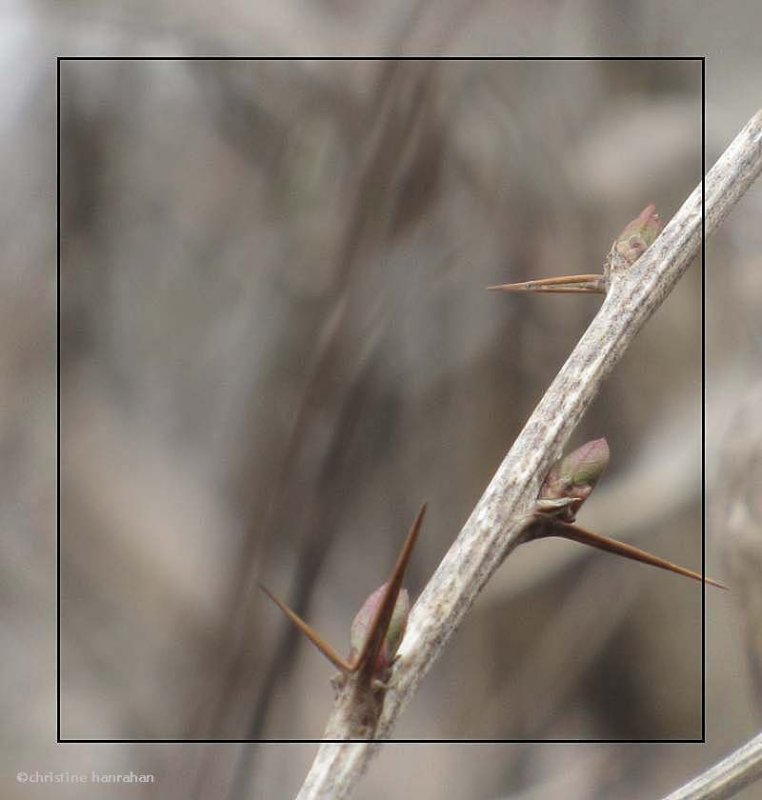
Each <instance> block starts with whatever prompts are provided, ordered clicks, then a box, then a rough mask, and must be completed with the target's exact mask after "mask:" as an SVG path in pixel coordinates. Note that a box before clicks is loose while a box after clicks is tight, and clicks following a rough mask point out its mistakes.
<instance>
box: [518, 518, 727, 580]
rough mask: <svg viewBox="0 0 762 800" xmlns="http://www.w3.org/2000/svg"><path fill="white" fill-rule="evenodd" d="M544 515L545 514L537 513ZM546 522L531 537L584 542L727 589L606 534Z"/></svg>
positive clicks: (575, 526)
mask: <svg viewBox="0 0 762 800" xmlns="http://www.w3.org/2000/svg"><path fill="white" fill-rule="evenodd" d="M538 516H542V517H546V515H545V514H542V515H538ZM547 522H548V524H546V525H542V526H538V530H537V531H536V532H534V535H533V537H532V538H534V539H542V538H545V537H548V536H560V537H561V538H564V539H569V540H570V541H573V542H579V543H580V544H586V545H589V546H590V547H595V548H597V549H598V550H605V551H606V552H607V553H613V554H614V555H617V556H622V557H623V558H629V559H631V560H632V561H640V562H641V564H649V565H650V566H652V567H658V568H659V569H663V570H666V571H667V572H674V573H675V574H676V575H683V576H685V577H686V578H692V579H693V580H694V581H699V582H706V583H708V584H711V585H712V586H716V587H717V588H718V589H727V588H728V587H727V586H725V585H724V584H722V583H720V582H719V581H715V580H713V579H712V578H707V577H702V576H701V575H700V574H699V573H698V572H694V571H693V570H690V569H687V568H686V567H681V566H680V565H679V564H673V563H672V562H671V561H667V560H666V559H664V558H659V556H655V555H653V554H652V553H649V552H647V551H646V550H641V549H640V548H638V547H634V546H633V545H631V544H625V543H624V542H618V541H616V539H609V538H608V536H601V535H600V534H599V533H593V532H592V531H588V530H586V529H585V528H580V527H579V526H578V525H571V524H569V523H568V522H563V521H562V520H559V519H556V518H552V517H547Z"/></svg>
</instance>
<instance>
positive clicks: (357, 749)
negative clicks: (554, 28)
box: [298, 112, 762, 800]
mask: <svg viewBox="0 0 762 800" xmlns="http://www.w3.org/2000/svg"><path fill="white" fill-rule="evenodd" d="M760 170H762V112H758V113H757V114H756V115H755V116H754V117H753V118H752V119H751V121H750V122H749V123H748V124H747V125H746V127H745V128H744V129H743V130H742V131H741V133H739V135H738V136H737V137H736V139H735V140H734V141H733V142H732V143H731V145H730V146H729V147H728V149H727V150H726V151H725V153H724V154H723V155H722V157H721V158H720V159H719V161H718V162H717V163H716V164H715V165H714V167H713V168H712V169H711V170H710V172H709V173H708V174H707V176H706V179H705V187H706V197H705V199H706V207H705V208H706V218H705V230H706V235H711V234H712V233H713V232H714V231H715V230H716V229H717V227H718V226H719V225H720V223H721V222H722V221H723V220H724V219H725V217H726V216H727V215H728V213H729V212H730V210H731V209H732V208H733V206H734V205H735V204H736V203H737V202H738V200H739V199H740V198H741V197H742V196H743V194H744V193H745V192H746V190H747V189H748V188H749V186H750V185H751V183H752V182H753V181H754V179H755V178H756V177H757V175H758V174H759V172H760ZM701 201H702V186H701V185H699V186H698V187H697V188H696V189H695V190H694V191H693V192H692V194H691V195H690V196H689V197H688V199H687V200H686V201H685V203H683V206H682V208H680V210H679V211H678V212H677V214H675V216H674V217H673V218H672V220H671V221H670V222H669V224H668V225H667V226H666V227H665V229H664V231H663V232H662V234H661V235H660V236H659V238H658V239H657V240H656V241H655V242H654V243H653V244H652V245H651V247H650V248H649V249H648V250H647V251H646V252H645V254H644V255H643V256H642V257H641V258H639V259H638V260H637V261H636V262H635V263H634V264H632V265H631V266H629V267H628V268H627V269H617V270H612V274H611V278H610V285H609V287H608V292H607V294H606V298H605V300H604V302H603V305H602V306H601V308H600V310H599V311H598V314H597V315H596V317H595V319H594V320H593V321H592V323H591V324H590V326H589V328H588V329H587V331H586V332H585V333H584V335H583V336H582V338H581V339H580V341H579V342H578V344H577V346H576V347H575V348H574V350H573V352H572V354H571V355H570V357H569V359H568V360H567V362H566V364H564V366H563V367H562V369H561V371H560V372H559V373H558V375H557V376H556V378H555V379H554V381H553V383H552V384H551V386H550V388H549V389H548V391H547V392H546V394H545V396H544V397H543V399H542V400H541V401H540V403H539V405H538V406H537V408H536V409H535V411H534V413H533V414H532V416H531V417H530V419H529V421H528V422H527V424H526V425H525V426H524V429H523V430H522V431H521V433H520V434H519V436H518V438H517V439H516V441H515V443H514V445H513V447H512V448H511V450H510V451H509V452H508V454H507V455H506V456H505V458H504V460H503V462H502V463H501V464H500V466H499V467H498V470H497V472H496V473H495V475H494V477H493V478H492V480H491V481H490V483H489V486H488V487H487V489H486V491H485V492H484V494H483V495H482V497H481V499H480V500H479V502H478V503H477V504H476V507H475V508H474V510H473V512H472V513H471V516H470V517H469V518H468V520H467V521H466V523H465V525H464V526H463V529H462V530H461V532H460V533H459V535H458V537H457V538H456V540H455V542H454V543H453V545H452V547H451V548H450V550H449V551H448V553H447V554H446V555H445V557H444V559H443V560H442V562H441V563H440V565H439V567H438V569H437V570H436V572H435V573H434V575H433V576H432V578H431V580H430V581H429V583H428V585H427V586H426V588H425V589H424V591H423V592H422V594H421V596H420V597H419V599H418V602H417V603H416V605H415V607H414V608H413V610H412V612H411V614H410V619H409V621H408V628H407V634H406V636H405V638H404V640H403V642H402V646H401V647H400V649H399V651H398V655H399V660H398V662H397V664H396V666H395V669H394V671H393V674H392V677H391V680H390V687H389V690H388V691H387V693H386V697H385V700H384V705H383V709H382V712H381V718H380V720H379V722H378V725H377V726H376V729H375V732H374V737H375V739H374V740H373V741H366V742H357V741H355V742H352V743H349V742H347V740H349V739H356V738H358V737H357V732H358V729H357V727H356V719H357V717H356V714H355V713H353V709H352V708H351V703H352V697H351V695H349V694H347V693H344V694H341V695H340V696H339V697H338V699H337V702H336V705H335V706H334V710H333V712H332V714H331V717H330V718H329V720H328V724H327V726H326V730H325V734H324V740H325V741H324V743H323V744H322V745H321V747H320V748H319V750H318V753H317V756H316V758H315V761H314V763H313V765H312V768H311V769H310V772H309V774H308V775H307V778H306V780H305V782H304V784H303V786H302V788H301V791H300V792H299V795H298V798H299V800H314V799H315V798H320V797H331V798H335V800H341V798H345V797H348V796H349V795H350V793H351V792H352V789H353V788H354V786H355V785H356V783H357V782H358V780H359V779H360V777H361V776H362V774H363V772H364V771H365V769H366V768H367V765H368V762H369V760H370V758H371V756H372V755H373V753H374V751H375V750H376V748H377V746H378V743H377V741H376V740H379V739H388V738H389V737H390V735H391V732H392V729H393V727H394V724H395V722H396V720H397V717H398V716H399V715H400V713H401V712H402V710H403V708H404V707H405V706H406V705H407V703H408V702H409V701H410V699H411V698H412V697H413V695H414V694H415V691H416V689H417V688H418V684H419V683H420V682H421V680H422V679H423V677H424V675H426V673H427V672H428V671H429V669H430V668H431V666H432V664H433V663H434V661H435V660H436V658H437V657H438V655H439V653H440V652H441V650H442V649H443V648H444V646H445V644H446V643H447V641H448V640H449V638H450V636H452V634H453V633H454V632H455V631H456V630H457V628H458V625H459V624H460V622H461V620H462V619H463V617H464V616H465V614H466V612H467V611H468V610H469V608H470V607H471V605H472V604H473V602H474V600H475V599H476V597H477V596H478V594H479V592H480V591H481V589H482V587H483V586H484V584H485V583H486V582H487V581H488V580H489V578H490V576H491V575H492V574H493V573H494V572H495V570H496V569H497V568H498V567H499V566H500V564H501V563H502V561H503V559H504V558H505V557H506V556H507V555H508V554H509V553H510V552H511V551H512V550H513V549H514V548H515V547H516V546H517V545H518V544H519V543H520V542H521V539H522V536H523V535H524V532H525V529H526V527H527V525H528V524H530V522H531V520H532V509H533V506H534V503H535V501H536V498H537V495H538V491H539V489H540V485H541V483H542V480H543V478H544V477H545V475H546V474H547V473H548V470H549V469H550V467H551V465H552V464H553V462H554V461H556V460H557V459H558V457H559V456H560V454H561V451H562V449H563V447H564V446H565V444H566V442H567V440H568V438H569V436H570V435H571V433H572V431H573V430H574V429H575V427H576V426H577V424H578V422H579V421H580V419H581V417H582V415H583V414H584V413H585V411H586V410H587V409H588V407H589V406H590V404H591V402H592V401H593V399H594V397H595V396H596V394H597V393H598V390H599V388H600V385H601V383H602V381H603V379H604V378H605V377H606V376H607V375H608V373H609V372H611V370H612V369H613V368H614V366H615V365H616V364H617V363H618V361H619V359H620V358H621V357H622V355H623V354H624V353H625V351H626V350H627V347H628V346H629V344H630V343H631V342H632V340H633V339H634V337H635V336H636V335H637V333H638V332H639V331H640V329H641V328H642V327H643V325H644V324H645V323H646V321H647V320H648V319H649V318H650V316H651V315H652V314H653V313H654V312H655V311H656V309H657V308H659V306H660V305H661V304H662V302H663V301H664V299H665V298H666V297H667V295H668V294H669V293H670V291H671V290H672V289H673V288H674V286H675V284H676V283H677V281H678V280H679V279H680V278H681V277H682V275H683V273H684V272H685V271H686V269H687V268H688V266H689V265H690V263H691V261H692V260H693V259H694V258H695V257H696V255H697V254H698V253H699V251H700V249H701V241H702V214H701V210H702V209H701ZM330 742H342V743H343V744H341V745H337V744H332V743H330Z"/></svg>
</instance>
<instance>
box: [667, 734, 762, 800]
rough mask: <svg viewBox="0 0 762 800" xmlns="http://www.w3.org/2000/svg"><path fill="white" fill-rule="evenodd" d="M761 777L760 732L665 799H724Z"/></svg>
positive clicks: (733, 795) (761, 750)
mask: <svg viewBox="0 0 762 800" xmlns="http://www.w3.org/2000/svg"><path fill="white" fill-rule="evenodd" d="M760 778H762V733H760V734H758V735H757V736H755V737H754V738H753V739H751V740H750V741H748V742H746V744H745V745H743V747H739V748H738V750H736V751H735V752H733V753H731V754H730V755H729V756H728V757H727V758H724V759H723V760H722V761H720V763H719V764H715V765H714V766H713V767H711V768H710V769H708V770H707V771H706V772H704V773H702V774H701V775H699V776H698V777H697V778H694V779H693V780H692V781H691V782H690V783H686V784H685V786H682V787H680V788H679V789H678V790H677V791H674V792H672V794H670V795H668V796H667V797H665V798H664V800H725V798H727V797H735V795H737V794H738V792H740V791H741V789H743V788H744V787H745V786H748V785H749V784H750V783H754V781H758V780H759V779H760Z"/></svg>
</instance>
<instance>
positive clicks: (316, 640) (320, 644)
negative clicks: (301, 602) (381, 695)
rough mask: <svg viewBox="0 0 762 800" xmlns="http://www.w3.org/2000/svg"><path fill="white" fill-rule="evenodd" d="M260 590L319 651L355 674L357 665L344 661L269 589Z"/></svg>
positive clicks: (338, 665) (334, 663)
mask: <svg viewBox="0 0 762 800" xmlns="http://www.w3.org/2000/svg"><path fill="white" fill-rule="evenodd" d="M259 588H260V589H261V590H262V591H263V592H264V593H265V594H266V595H267V596H268V597H269V598H270V600H272V601H273V603H275V605H276V606H278V608H279V609H280V610H281V611H282V612H283V613H284V614H285V615H286V616H287V617H288V618H289V619H290V620H291V622H292V623H293V624H294V625H295V626H296V627H297V628H298V629H299V630H300V631H301V632H302V633H303V634H304V635H305V636H306V637H307V638H308V639H309V640H310V641H311V642H312V644H314V645H315V647H317V649H318V650H320V652H321V653H322V654H323V655H324V656H325V657H326V658H327V659H328V660H329V661H330V662H331V663H332V664H333V665H334V666H335V667H336V668H337V669H339V670H341V671H342V672H345V673H347V672H354V671H355V670H356V669H357V665H356V664H353V663H351V662H349V661H346V660H345V659H343V658H342V657H341V656H340V655H339V654H338V653H337V652H336V651H335V650H334V649H333V648H332V647H331V645H329V644H328V642H326V641H325V640H324V639H323V638H322V637H321V636H320V635H319V634H317V633H316V632H315V631H314V630H313V629H312V628H311V627H310V626H309V625H308V624H307V623H306V622H305V621H304V620H303V619H302V618H301V617H300V616H299V615H298V614H296V613H295V612H294V611H292V610H291V609H290V608H289V607H288V606H287V605H286V604H285V603H284V602H282V601H281V600H279V599H278V598H277V597H276V596H275V595H274V594H273V593H272V592H271V591H270V590H269V589H267V588H266V587H264V586H262V584H261V583H260V584H259Z"/></svg>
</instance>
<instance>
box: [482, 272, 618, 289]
mask: <svg viewBox="0 0 762 800" xmlns="http://www.w3.org/2000/svg"><path fill="white" fill-rule="evenodd" d="M487 289H488V290H489V291H493V292H544V293H546V294H606V278H605V277H604V276H603V275H595V274H590V275H561V276H559V277H556V278H538V279H537V280H533V281H523V282H522V283H503V284H499V285H497V286H488V287H487Z"/></svg>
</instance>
